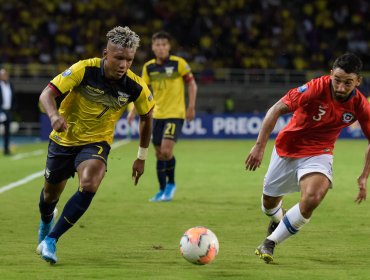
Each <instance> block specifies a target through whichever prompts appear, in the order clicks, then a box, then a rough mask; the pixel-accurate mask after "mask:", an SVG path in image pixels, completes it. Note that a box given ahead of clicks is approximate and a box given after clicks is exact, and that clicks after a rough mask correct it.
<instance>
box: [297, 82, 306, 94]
mask: <svg viewBox="0 0 370 280" xmlns="http://www.w3.org/2000/svg"><path fill="white" fill-rule="evenodd" d="M307 89H308V85H307V84H304V85H303V86H300V87H299V88H298V89H297V91H298V92H299V93H302V92H305V91H306V90H307Z"/></svg>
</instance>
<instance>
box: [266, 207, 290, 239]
mask: <svg viewBox="0 0 370 280" xmlns="http://www.w3.org/2000/svg"><path fill="white" fill-rule="evenodd" d="M285 213H286V210H285V209H284V208H283V216H285ZM278 225H279V223H275V222H274V221H272V220H271V221H270V223H269V225H268V227H267V236H269V235H270V234H271V233H273V232H274V230H275V229H276V228H277V226H278Z"/></svg>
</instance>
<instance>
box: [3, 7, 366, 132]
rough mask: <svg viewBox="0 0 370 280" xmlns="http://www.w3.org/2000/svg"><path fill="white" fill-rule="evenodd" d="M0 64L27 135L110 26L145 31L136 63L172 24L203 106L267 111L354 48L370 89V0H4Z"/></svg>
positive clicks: (97, 51) (201, 109)
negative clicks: (54, 86) (41, 105)
mask: <svg viewBox="0 0 370 280" xmlns="http://www.w3.org/2000/svg"><path fill="white" fill-rule="evenodd" d="M0 4H1V7H2V8H1V13H0V26H1V32H0V46H1V53H0V63H1V64H2V66H3V67H5V68H6V69H8V70H9V72H10V74H11V78H12V82H13V83H14V86H15V91H16V93H17V100H18V107H17V111H16V113H15V120H16V121H17V122H18V124H19V130H18V132H17V134H18V135H33V136H34V135H39V133H40V124H39V118H40V113H39V110H38V106H37V101H38V95H39V94H40V92H41V91H42V89H43V88H44V86H45V85H46V84H47V83H48V81H49V80H50V79H51V78H52V77H53V76H54V75H56V74H58V73H59V72H61V71H63V70H64V69H65V68H67V67H68V66H69V65H70V64H72V63H74V62H76V61H77V60H79V59H84V58H88V57H94V56H101V53H102V49H103V48H104V43H105V34H106V32H107V31H108V30H109V29H111V28H112V27H113V26H116V25H128V26H130V27H131V28H132V29H133V30H135V31H136V32H137V33H138V34H139V35H140V37H141V47H140V48H139V49H138V51H137V55H136V58H135V62H134V65H133V70H134V71H135V72H136V73H138V74H140V71H141V66H142V65H143V63H144V62H145V61H146V60H147V59H149V58H151V57H152V52H151V35H152V34H153V32H155V31H158V30H162V29H163V30H166V31H168V32H170V33H171V34H172V35H173V37H174V40H173V47H172V49H173V54H176V55H180V56H182V57H184V58H185V59H186V60H187V61H188V62H189V63H190V65H191V67H192V69H193V71H194V74H195V76H196V79H197V82H198V85H199V93H198V104H197V112H198V115H200V116H202V115H209V114H222V113H224V112H225V110H224V105H225V102H226V99H227V98H230V99H232V100H233V102H234V108H233V110H232V112H231V113H236V114H238V113H239V114H258V113H262V114H263V112H265V110H266V109H267V108H268V107H269V106H270V105H272V104H273V103H275V102H276V101H277V99H278V98H279V97H280V96H281V95H282V94H284V93H285V91H286V90H287V89H289V88H291V87H295V86H299V85H300V84H302V83H304V82H305V81H307V80H309V79H311V78H314V77H316V76H318V75H321V74H324V73H328V71H329V69H330V65H331V63H332V62H333V59H334V58H335V57H336V56H338V55H340V54H342V53H344V52H346V51H351V52H354V53H356V54H358V55H359V56H360V57H361V58H362V59H363V62H364V70H365V72H364V78H365V79H364V82H363V84H362V86H361V90H362V91H363V93H364V94H365V95H369V94H370V90H369V74H368V73H367V72H366V71H369V70H370V64H369V62H370V55H369V46H370V23H369V22H368V21H366V19H368V18H370V8H369V3H368V1H366V0H354V1H351V2H348V1H333V0H328V1H325V0H315V1H300V0H294V1H284V0H262V1H259V0H258V1H257V0H231V1H215V0H205V1H200V0H187V1H180V2H177V1H158V0H151V1H145V0H135V1H131V0H130V1H123V0H114V1H109V3H106V2H104V1H98V0H85V1H78V2H77V1H56V0H52V1H41V0H36V1H32V5H30V2H29V1H0Z"/></svg>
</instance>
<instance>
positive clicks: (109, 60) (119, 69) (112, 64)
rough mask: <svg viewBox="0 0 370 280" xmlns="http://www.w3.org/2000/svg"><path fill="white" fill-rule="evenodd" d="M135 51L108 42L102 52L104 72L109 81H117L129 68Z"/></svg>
mask: <svg viewBox="0 0 370 280" xmlns="http://www.w3.org/2000/svg"><path fill="white" fill-rule="evenodd" d="M135 52H136V50H135V49H129V48H123V47H121V46H119V45H116V44H113V43H111V42H108V44H107V48H106V49H105V50H104V57H105V62H104V72H105V76H106V78H108V79H111V80H119V79H120V78H122V76H123V75H125V74H126V72H127V70H128V69H129V68H130V67H131V64H132V62H133V61H134V57H135Z"/></svg>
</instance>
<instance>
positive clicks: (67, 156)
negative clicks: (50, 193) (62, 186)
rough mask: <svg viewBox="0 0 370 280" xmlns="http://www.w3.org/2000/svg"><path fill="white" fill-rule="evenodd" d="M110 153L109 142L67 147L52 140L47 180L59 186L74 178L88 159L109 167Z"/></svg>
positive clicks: (48, 157)
mask: <svg viewBox="0 0 370 280" xmlns="http://www.w3.org/2000/svg"><path fill="white" fill-rule="evenodd" d="M109 151H110V146H109V144H108V143H107V142H97V143H91V144H87V145H83V146H71V147H66V146H61V145H59V144H57V143H55V142H54V141H51V140H50V141H49V148H48V156H47V159H46V168H45V174H44V176H45V179H46V181H47V182H49V183H50V184H57V183H60V182H62V181H64V180H66V179H69V178H70V177H74V174H75V172H76V170H77V167H78V165H79V164H80V163H81V162H83V161H85V160H88V159H100V160H102V161H103V162H104V163H105V165H107V161H108V155H109Z"/></svg>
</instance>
